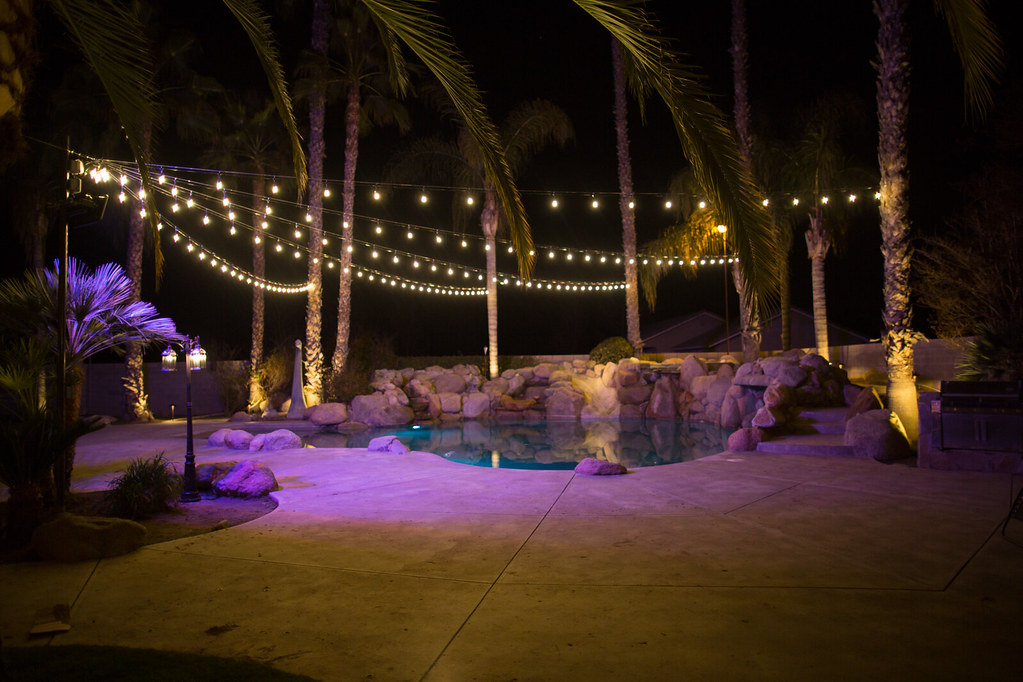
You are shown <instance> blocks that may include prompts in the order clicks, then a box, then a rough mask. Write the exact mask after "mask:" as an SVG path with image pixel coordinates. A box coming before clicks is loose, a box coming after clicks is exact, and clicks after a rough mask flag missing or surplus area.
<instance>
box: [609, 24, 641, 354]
mask: <svg viewBox="0 0 1023 682" xmlns="http://www.w3.org/2000/svg"><path fill="white" fill-rule="evenodd" d="M611 61H612V64H613V67H614V91H615V92H614V96H615V105H614V111H615V136H616V140H617V149H618V192H619V198H618V206H619V208H620V209H621V212H622V250H623V251H624V252H625V326H626V335H627V336H628V339H629V344H631V345H632V348H633V350H634V351H635V352H636V354H637V355H638V354H639V353H641V352H642V351H643V338H642V337H641V336H640V331H639V286H638V278H637V276H636V211H635V209H634V202H635V194H634V192H633V188H632V159H631V157H630V155H629V121H628V118H627V113H628V112H627V108H626V100H625V65H624V63H623V61H622V49H621V45H619V43H618V40H617V39H615V38H612V39H611Z"/></svg>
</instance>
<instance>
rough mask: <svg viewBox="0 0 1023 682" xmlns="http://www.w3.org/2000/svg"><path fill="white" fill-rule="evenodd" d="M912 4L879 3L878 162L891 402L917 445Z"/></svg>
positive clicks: (896, 0) (887, 0) (904, 1)
mask: <svg viewBox="0 0 1023 682" xmlns="http://www.w3.org/2000/svg"><path fill="white" fill-rule="evenodd" d="M907 5H908V0H875V2H874V14H875V15H876V16H877V19H878V23H879V29H878V37H877V53H878V54H877V61H876V64H877V117H878V145H877V160H878V166H879V167H880V171H881V207H880V216H881V253H882V254H883V256H884V285H883V294H884V314H883V318H884V324H885V335H884V349H885V362H886V363H887V365H888V404H889V407H891V409H892V410H893V411H894V412H895V413H896V414H897V415H898V416H899V418H900V419H901V420H902V423H903V426H904V427H905V428H906V431H907V433H908V434H909V437H910V440H911V441H912V442H914V443H915V442H916V437H917V429H918V423H919V417H918V414H917V404H916V383H915V377H914V375H913V334H912V330H911V328H910V323H911V316H912V309H911V307H910V300H909V294H910V289H909V267H910V257H911V254H910V242H909V240H910V229H909V228H910V225H909V158H908V153H907V146H906V120H907V115H908V110H909V67H908V64H909V36H908V27H907V25H906V10H907Z"/></svg>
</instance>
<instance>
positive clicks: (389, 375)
mask: <svg viewBox="0 0 1023 682" xmlns="http://www.w3.org/2000/svg"><path fill="white" fill-rule="evenodd" d="M848 383H849V381H848V378H847V377H846V374H845V372H844V370H842V369H840V368H838V367H835V366H833V365H831V364H830V363H828V361H827V360H825V359H824V358H822V357H820V356H819V355H815V354H812V353H810V354H804V353H803V352H802V351H798V350H795V351H789V352H787V353H784V354H782V355H777V356H771V357H766V358H760V359H759V360H757V361H755V362H748V363H745V364H742V365H739V366H738V367H735V366H734V365H733V364H731V363H727V362H726V363H716V364H715V363H708V362H705V361H703V360H700V359H699V358H697V357H696V356H694V355H690V356H687V357H686V358H684V359H671V360H667V361H665V362H663V363H649V362H640V361H639V360H637V359H635V358H629V359H626V360H623V361H622V362H620V363H613V362H611V363H607V364H595V363H593V362H587V361H585V360H574V361H572V362H562V363H550V362H545V363H541V364H539V365H536V366H535V367H526V368H521V369H509V370H506V371H504V372H503V373H502V374H501V376H500V377H497V378H494V379H489V380H488V379H484V378H483V377H482V376H481V374H480V371H479V369H478V368H477V367H474V366H471V365H455V366H454V367H452V368H450V369H446V368H443V367H436V366H435V367H428V368H427V369H423V370H414V369H410V368H407V369H400V370H398V369H381V370H377V371H376V372H375V373H374V374H373V379H372V384H371V385H372V386H373V388H374V389H375V390H374V392H373V393H371V394H368V395H361V396H356V397H355V399H353V400H352V403H351V405H349V406H345V405H343V404H340V403H327V404H324V405H317V406H316V407H314V408H311V410H310V411H309V413H308V414H307V417H308V418H309V420H310V421H311V422H313V423H315V424H317V425H319V426H320V427H321V428H333V429H337V428H339V425H342V424H351V423H363V424H366V425H369V426H400V425H405V424H409V423H411V422H413V421H440V422H448V421H462V420H474V419H492V420H497V421H547V422H555V421H590V420H621V421H627V420H643V419H645V420H675V419H682V420H691V421H700V422H706V423H710V424H714V425H716V426H721V427H722V428H725V429H730V430H731V429H739V428H758V429H761V430H763V431H767V432H770V431H771V430H783V429H784V428H785V425H786V423H787V422H788V421H789V419H791V417H792V415H793V412H794V410H795V408H796V407H800V406H838V405H844V404H845V398H846V396H845V393H846V391H845V387H846V386H847V385H848ZM747 440H752V438H747Z"/></svg>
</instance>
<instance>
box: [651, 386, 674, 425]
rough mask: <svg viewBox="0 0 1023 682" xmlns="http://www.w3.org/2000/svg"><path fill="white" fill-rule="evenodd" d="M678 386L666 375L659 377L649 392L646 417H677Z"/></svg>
mask: <svg viewBox="0 0 1023 682" xmlns="http://www.w3.org/2000/svg"><path fill="white" fill-rule="evenodd" d="M677 403H678V388H677V387H676V385H675V381H674V380H673V379H671V378H668V377H661V378H660V379H658V380H657V383H655V384H654V388H653V392H652V393H650V402H649V403H647V406H646V417H647V419H676V418H678V406H677Z"/></svg>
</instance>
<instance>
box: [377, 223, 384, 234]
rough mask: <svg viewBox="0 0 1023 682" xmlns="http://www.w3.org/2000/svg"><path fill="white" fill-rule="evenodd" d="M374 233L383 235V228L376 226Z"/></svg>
mask: <svg viewBox="0 0 1023 682" xmlns="http://www.w3.org/2000/svg"><path fill="white" fill-rule="evenodd" d="M376 232H377V234H383V233H384V228H382V227H380V225H377V227H376Z"/></svg>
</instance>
